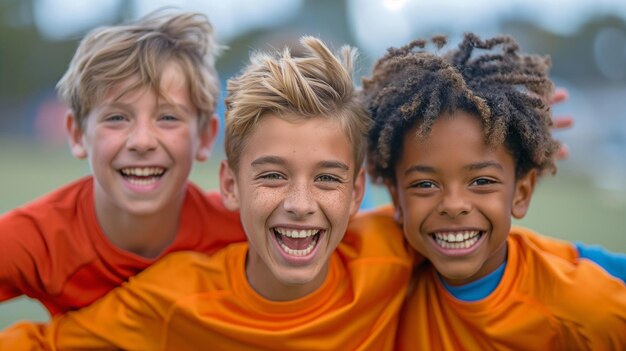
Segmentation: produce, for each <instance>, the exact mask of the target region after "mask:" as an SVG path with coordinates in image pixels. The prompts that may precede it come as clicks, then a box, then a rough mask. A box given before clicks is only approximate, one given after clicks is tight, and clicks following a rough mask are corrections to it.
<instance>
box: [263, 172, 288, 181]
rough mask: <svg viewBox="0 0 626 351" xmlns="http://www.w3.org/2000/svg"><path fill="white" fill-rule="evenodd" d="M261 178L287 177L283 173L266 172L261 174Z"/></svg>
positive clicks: (279, 178) (276, 178)
mask: <svg viewBox="0 0 626 351" xmlns="http://www.w3.org/2000/svg"><path fill="white" fill-rule="evenodd" d="M259 178H260V179H265V180H283V179H285V177H283V175H282V174H280V173H276V172H273V173H265V174H261V176H259Z"/></svg>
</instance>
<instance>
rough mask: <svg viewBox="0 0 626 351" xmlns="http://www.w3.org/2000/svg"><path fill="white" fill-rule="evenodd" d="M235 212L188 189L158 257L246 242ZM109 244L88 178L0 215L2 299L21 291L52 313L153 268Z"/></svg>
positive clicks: (85, 301) (79, 304) (80, 304)
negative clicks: (177, 221) (172, 238)
mask: <svg viewBox="0 0 626 351" xmlns="http://www.w3.org/2000/svg"><path fill="white" fill-rule="evenodd" d="M244 240H245V236H244V233H243V229H242V228H241V224H240V222H239V214H238V213H234V212H229V211H227V210H226V209H225V208H224V207H223V205H222V202H221V197H220V196H219V194H211V195H209V196H207V195H205V194H204V193H203V192H202V191H201V190H200V189H199V188H197V187H196V186H195V185H193V184H189V185H188V186H187V190H186V195H185V201H184V203H183V206H182V208H181V215H180V224H179V229H178V233H177V236H176V239H175V241H174V242H173V243H172V244H171V245H170V246H169V248H167V249H166V250H165V251H164V253H163V254H162V255H165V254H167V253H170V252H174V251H181V250H194V251H200V252H203V253H208V254H211V253H213V252H215V251H216V250H218V249H220V248H223V247H224V246H226V245H227V244H229V243H232V242H238V241H244ZM158 259H159V258H155V259H146V258H143V257H141V256H138V255H135V254H133V253H130V252H127V251H124V250H121V249H119V248H118V247H116V246H115V245H113V244H112V243H111V242H110V241H109V240H108V239H107V238H106V236H105V235H104V233H103V232H102V230H101V229H100V226H99V225H98V220H97V218H96V214H95V209H94V197H93V179H92V178H91V177H87V178H83V179H81V180H78V181H76V182H74V183H72V184H69V185H67V186H65V187H63V188H61V189H59V190H57V191H55V192H53V193H51V194H49V195H47V196H44V197H42V198H40V199H38V200H35V201H34V202H32V203H30V204H27V205H25V206H23V207H21V208H18V209H16V210H13V211H10V212H7V213H5V214H4V215H2V216H1V217H0V301H3V300H7V299H10V298H12V297H15V296H19V295H22V294H25V295H28V296H30V297H32V298H35V299H38V300H39V301H41V302H42V303H43V305H44V306H45V307H46V308H47V309H48V310H49V311H50V313H52V314H58V313H61V312H66V311H69V310H74V309H78V308H81V307H84V306H87V305H89V304H91V303H92V302H93V301H95V300H96V299H98V298H100V297H102V296H104V295H105V294H106V293H107V292H108V291H110V290H111V289H113V288H115V287H116V286H119V285H120V284H122V283H123V282H124V281H126V280H127V279H128V278H129V277H131V276H133V275H136V274H137V273H139V272H141V271H142V270H143V269H145V268H146V267H148V266H150V265H151V264H152V263H154V262H155V261H156V260H158Z"/></svg>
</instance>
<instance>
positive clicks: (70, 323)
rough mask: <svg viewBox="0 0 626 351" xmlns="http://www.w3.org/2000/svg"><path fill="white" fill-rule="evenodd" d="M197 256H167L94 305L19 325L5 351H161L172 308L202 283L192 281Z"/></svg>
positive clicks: (6, 336) (1, 346) (3, 337)
mask: <svg viewBox="0 0 626 351" xmlns="http://www.w3.org/2000/svg"><path fill="white" fill-rule="evenodd" d="M197 255H198V254H193V253H191V254H190V253H176V254H171V255H168V256H167V257H165V258H164V259H162V260H160V261H159V262H157V263H156V264H154V265H153V266H152V267H150V268H148V269H147V270H145V271H144V272H143V273H141V274H139V275H138V276H137V277H134V278H131V279H130V280H129V282H128V283H125V284H124V285H122V286H121V287H118V288H116V289H114V290H112V291H111V292H110V293H109V294H107V295H106V296H104V297H103V298H102V299H100V300H98V301H96V302H95V303H93V304H92V305H90V306H88V307H85V308H83V309H81V310H78V311H74V312H70V313H67V314H65V315H61V316H58V317H55V318H54V319H53V320H52V321H51V322H50V323H49V324H47V325H45V324H37V323H20V324H17V325H14V326H13V327H11V328H9V329H7V330H5V331H4V332H3V333H1V334H0V350H31V349H39V350H41V349H43V350H57V349H60V350H96V349H97V350H107V349H125V350H138V349H141V350H152V349H157V348H158V346H159V344H160V343H161V342H162V340H161V337H162V336H163V335H164V330H163V329H164V327H165V325H166V320H167V317H168V313H169V311H170V309H171V308H172V306H174V304H175V302H176V301H177V300H178V299H180V298H181V297H184V296H188V295H189V294H191V293H193V292H194V291H195V289H197V286H198V285H196V283H197V282H198V281H199V280H198V279H190V276H189V275H190V274H191V275H193V274H195V273H197V270H196V267H195V266H193V259H195V257H197ZM189 257H191V260H190V259H189ZM188 273H189V274H188ZM204 285H205V286H206V284H204Z"/></svg>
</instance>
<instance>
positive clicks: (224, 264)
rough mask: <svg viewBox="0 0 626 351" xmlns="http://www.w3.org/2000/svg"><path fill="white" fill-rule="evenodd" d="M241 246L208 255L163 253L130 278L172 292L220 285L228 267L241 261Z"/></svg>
mask: <svg viewBox="0 0 626 351" xmlns="http://www.w3.org/2000/svg"><path fill="white" fill-rule="evenodd" d="M245 245H246V244H245V243H239V244H233V245H230V246H228V247H226V248H224V249H222V250H219V251H217V252H215V253H214V254H212V255H207V254H204V253H201V252H195V251H178V252H173V253H170V254H167V255H166V256H165V257H163V258H161V259H159V260H158V261H157V262H155V263H154V264H153V265H151V266H150V267H148V268H147V269H145V270H144V271H143V272H141V273H140V274H138V275H137V276H135V277H132V278H131V279H130V282H132V283H131V284H134V285H137V284H139V285H153V286H158V287H161V286H170V287H171V288H173V289H175V290H186V289H190V291H195V290H196V288H197V287H198V286H200V285H206V284H218V285H219V284H221V283H223V282H224V281H226V280H228V275H229V273H228V272H229V269H230V268H229V267H230V266H232V262H233V261H235V260H242V261H243V260H245V254H246V252H247V250H246V248H245Z"/></svg>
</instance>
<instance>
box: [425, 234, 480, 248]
mask: <svg viewBox="0 0 626 351" xmlns="http://www.w3.org/2000/svg"><path fill="white" fill-rule="evenodd" d="M483 234H484V232H482V231H479V230H462V231H456V232H438V233H433V234H431V236H432V237H433V239H434V240H435V242H436V243H437V245H439V246H441V247H442V248H444V249H468V248H470V247H472V246H474V245H475V244H476V243H477V242H478V240H479V239H480V238H481V237H482V236H483Z"/></svg>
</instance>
